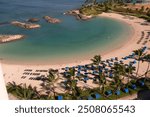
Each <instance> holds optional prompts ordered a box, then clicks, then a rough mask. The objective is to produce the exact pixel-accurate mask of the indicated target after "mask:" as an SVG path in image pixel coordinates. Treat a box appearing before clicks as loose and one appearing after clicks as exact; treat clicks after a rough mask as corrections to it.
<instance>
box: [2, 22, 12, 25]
mask: <svg viewBox="0 0 150 117" xmlns="http://www.w3.org/2000/svg"><path fill="white" fill-rule="evenodd" d="M7 24H10V22H0V25H7Z"/></svg>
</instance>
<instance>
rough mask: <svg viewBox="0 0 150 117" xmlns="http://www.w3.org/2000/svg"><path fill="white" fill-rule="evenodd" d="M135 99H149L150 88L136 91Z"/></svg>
mask: <svg viewBox="0 0 150 117" xmlns="http://www.w3.org/2000/svg"><path fill="white" fill-rule="evenodd" d="M137 100H150V90H149V89H145V90H141V91H139V92H138V93H137Z"/></svg>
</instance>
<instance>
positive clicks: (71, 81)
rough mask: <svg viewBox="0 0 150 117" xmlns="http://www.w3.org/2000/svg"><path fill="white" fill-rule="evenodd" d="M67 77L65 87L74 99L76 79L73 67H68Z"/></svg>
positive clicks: (76, 91) (76, 90)
mask: <svg viewBox="0 0 150 117" xmlns="http://www.w3.org/2000/svg"><path fill="white" fill-rule="evenodd" d="M68 73H69V77H67V81H66V83H65V85H66V89H67V90H68V91H69V93H71V95H72V98H73V99H75V98H76V95H77V93H79V92H78V87H77V81H76V80H75V68H71V69H69V72H68Z"/></svg>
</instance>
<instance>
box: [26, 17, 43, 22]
mask: <svg viewBox="0 0 150 117" xmlns="http://www.w3.org/2000/svg"><path fill="white" fill-rule="evenodd" d="M27 21H28V22H31V23H34V22H38V21H40V20H39V19H38V18H30V19H28V20H27Z"/></svg>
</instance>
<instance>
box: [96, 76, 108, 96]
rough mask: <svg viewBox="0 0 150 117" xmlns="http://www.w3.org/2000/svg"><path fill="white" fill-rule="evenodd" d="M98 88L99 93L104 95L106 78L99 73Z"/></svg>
mask: <svg viewBox="0 0 150 117" xmlns="http://www.w3.org/2000/svg"><path fill="white" fill-rule="evenodd" d="M98 80H99V88H100V92H101V93H102V94H104V93H105V87H106V85H107V84H106V77H105V74H104V73H99V79H98Z"/></svg>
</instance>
